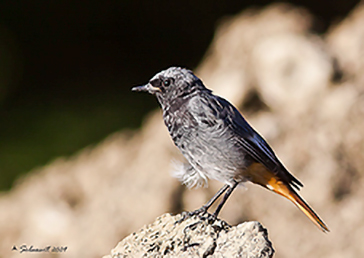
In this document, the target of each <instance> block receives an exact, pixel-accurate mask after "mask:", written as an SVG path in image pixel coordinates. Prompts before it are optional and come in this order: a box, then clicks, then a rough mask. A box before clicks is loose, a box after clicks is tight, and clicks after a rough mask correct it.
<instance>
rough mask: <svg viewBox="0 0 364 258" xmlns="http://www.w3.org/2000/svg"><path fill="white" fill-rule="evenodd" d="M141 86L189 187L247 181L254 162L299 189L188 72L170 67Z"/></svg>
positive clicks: (229, 109) (234, 113) (231, 110)
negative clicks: (180, 158)
mask: <svg viewBox="0 0 364 258" xmlns="http://www.w3.org/2000/svg"><path fill="white" fill-rule="evenodd" d="M146 86H147V87H149V89H148V91H149V93H152V94H155V95H156V97H157V99H158V101H159V103H160V105H161V107H162V110H163V118H164V123H165V125H166V126H167V128H168V131H169V133H170V135H171V137H172V139H173V141H174V143H175V145H176V146H177V147H178V148H179V149H180V151H181V152H182V154H183V155H184V157H185V158H186V159H187V161H188V162H189V164H190V166H185V167H184V169H183V170H182V171H181V170H180V171H178V173H176V174H175V175H176V176H177V177H178V178H179V179H180V180H181V181H182V182H183V183H185V184H186V185H188V186H189V187H192V186H200V185H203V184H206V182H207V179H208V178H210V179H215V180H218V181H220V182H223V183H227V184H229V185H232V184H233V181H234V180H235V181H237V182H244V181H247V180H249V175H247V174H246V173H245V172H246V170H247V168H248V167H249V166H250V165H251V164H252V163H253V162H260V163H263V164H264V165H265V166H266V167H267V168H268V169H269V170H271V171H274V173H277V174H280V176H281V177H282V179H283V180H285V181H286V183H288V184H290V185H292V186H294V187H298V186H302V184H301V183H300V182H299V181H298V180H297V179H295V178H294V177H293V176H292V175H291V174H289V172H288V171H287V170H286V169H285V168H284V167H283V165H282V164H281V163H280V162H279V160H278V159H277V157H276V156H275V154H274V152H273V151H272V149H271V148H270V147H269V146H268V144H267V143H266V142H265V140H264V139H263V138H262V137H261V136H260V135H259V134H258V133H257V132H256V131H254V129H253V128H252V127H251V126H250V125H249V124H248V123H247V122H246V120H245V119H244V118H243V116H242V115H241V114H240V113H239V111H238V110H237V109H236V108H235V107H234V106H233V105H231V104H230V103H229V102H228V101H227V100H225V99H223V98H221V97H218V96H216V95H214V94H212V92H211V90H209V89H207V88H206V87H205V86H204V85H203V83H202V81H201V80H200V79H199V78H198V77H196V76H195V75H194V74H193V72H192V71H190V70H187V69H183V68H179V67H171V68H169V69H167V70H164V71H161V72H160V73H158V74H156V75H155V76H154V77H153V78H152V79H151V80H150V82H149V84H147V85H146ZM135 90H137V89H136V88H135Z"/></svg>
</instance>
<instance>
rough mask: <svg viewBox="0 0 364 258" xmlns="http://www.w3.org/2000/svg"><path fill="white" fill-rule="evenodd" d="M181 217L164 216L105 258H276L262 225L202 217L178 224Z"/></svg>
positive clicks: (126, 239)
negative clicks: (231, 224)
mask: <svg viewBox="0 0 364 258" xmlns="http://www.w3.org/2000/svg"><path fill="white" fill-rule="evenodd" d="M181 218H182V216H181V215H176V216H171V215H169V214H164V215H162V216H161V217H159V218H157V219H156V220H155V222H154V223H152V224H150V225H147V226H145V227H143V228H142V229H140V230H139V231H138V232H134V233H132V234H131V235H129V236H127V237H126V238H125V239H124V240H122V241H121V242H120V243H119V244H118V245H117V246H116V247H115V248H114V249H113V250H112V251H111V255H108V256H105V257H104V258H121V257H125V256H127V257H162V256H163V257H241V258H248V257H249V258H258V257H273V253H274V250H273V248H272V244H271V243H270V241H269V240H268V236H267V231H266V229H264V228H263V227H262V225H261V224H260V223H259V222H245V223H242V224H239V225H237V226H236V227H231V226H229V225H228V224H227V223H226V222H224V221H222V220H216V221H214V222H213V223H212V224H210V223H209V222H208V221H207V220H205V219H204V220H201V219H200V218H198V217H196V216H195V217H191V218H187V219H186V220H184V221H183V222H180V223H177V222H178V221H179V220H180V219H181Z"/></svg>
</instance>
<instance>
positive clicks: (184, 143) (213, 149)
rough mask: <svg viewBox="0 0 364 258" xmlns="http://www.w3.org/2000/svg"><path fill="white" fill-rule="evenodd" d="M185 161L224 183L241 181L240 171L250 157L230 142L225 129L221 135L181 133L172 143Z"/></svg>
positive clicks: (242, 172)
mask: <svg viewBox="0 0 364 258" xmlns="http://www.w3.org/2000/svg"><path fill="white" fill-rule="evenodd" d="M176 145H177V147H179V149H180V150H181V152H182V154H183V155H184V156H185V158H186V159H187V160H188V162H189V163H190V164H191V165H192V166H193V167H194V168H195V169H196V170H197V171H198V172H199V173H202V174H203V175H204V176H205V177H208V178H210V179H215V180H218V181H221V182H224V183H231V182H232V181H233V180H236V179H238V180H239V181H244V177H243V176H242V175H243V174H244V171H245V170H246V168H247V167H249V165H250V163H251V160H250V159H249V158H248V157H247V156H246V153H245V152H244V151H243V150H242V149H241V148H240V147H239V145H237V144H236V142H234V141H233V138H232V137H230V136H229V133H228V132H225V133H224V134H223V135H221V134H215V135H214V133H211V132H206V131H204V132H203V131H194V132H189V133H187V134H183V135H182V137H181V139H180V142H179V143H176Z"/></svg>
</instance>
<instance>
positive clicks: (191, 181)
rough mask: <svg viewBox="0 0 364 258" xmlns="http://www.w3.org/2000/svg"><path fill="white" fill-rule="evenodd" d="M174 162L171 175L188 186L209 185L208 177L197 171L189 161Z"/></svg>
mask: <svg viewBox="0 0 364 258" xmlns="http://www.w3.org/2000/svg"><path fill="white" fill-rule="evenodd" d="M172 164H173V170H172V171H171V175H172V176H173V177H175V178H177V179H178V180H179V181H180V182H181V183H182V184H184V185H186V186H187V187H188V188H192V187H196V188H198V187H201V186H204V187H207V185H208V183H207V178H206V177H205V176H204V175H203V174H201V173H199V172H198V171H196V170H195V169H194V168H193V167H192V166H191V165H190V164H189V163H182V162H178V161H173V162H172Z"/></svg>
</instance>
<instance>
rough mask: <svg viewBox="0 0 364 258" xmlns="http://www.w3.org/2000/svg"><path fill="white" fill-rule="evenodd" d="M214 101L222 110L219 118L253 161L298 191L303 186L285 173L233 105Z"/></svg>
mask: <svg viewBox="0 0 364 258" xmlns="http://www.w3.org/2000/svg"><path fill="white" fill-rule="evenodd" d="M216 101H217V102H218V104H219V106H220V107H221V108H222V109H221V111H220V112H219V114H220V118H221V119H224V120H225V123H226V124H227V125H228V126H229V127H231V129H232V131H233V132H234V134H235V135H236V136H237V141H238V142H239V143H240V144H241V145H242V146H243V147H244V149H245V150H246V151H247V153H248V154H249V155H250V156H251V157H252V158H253V159H255V160H256V161H257V162H259V163H261V164H263V165H264V166H265V167H266V168H267V169H269V170H270V171H272V172H273V173H274V174H275V175H277V176H278V177H279V178H281V179H282V180H287V183H289V184H291V185H292V186H294V187H295V188H297V189H299V188H300V187H302V186H303V185H302V183H301V182H300V181H298V180H297V179H296V178H295V177H294V176H293V175H291V173H289V172H288V171H287V169H286V168H285V167H284V166H283V164H282V163H281V162H280V161H279V160H278V158H277V157H276V155H275V154H274V152H273V150H272V149H271V147H270V146H269V145H268V143H267V142H266V141H265V140H264V139H263V138H262V137H261V136H260V135H259V134H258V133H257V132H256V131H255V130H254V129H253V128H252V127H251V126H250V125H249V124H248V122H247V121H246V120H245V119H244V117H243V116H242V115H241V114H240V112H239V111H238V110H237V109H236V108H235V107H234V106H233V105H231V104H230V103H229V102H228V101H227V100H225V99H223V98H220V97H216Z"/></svg>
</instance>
